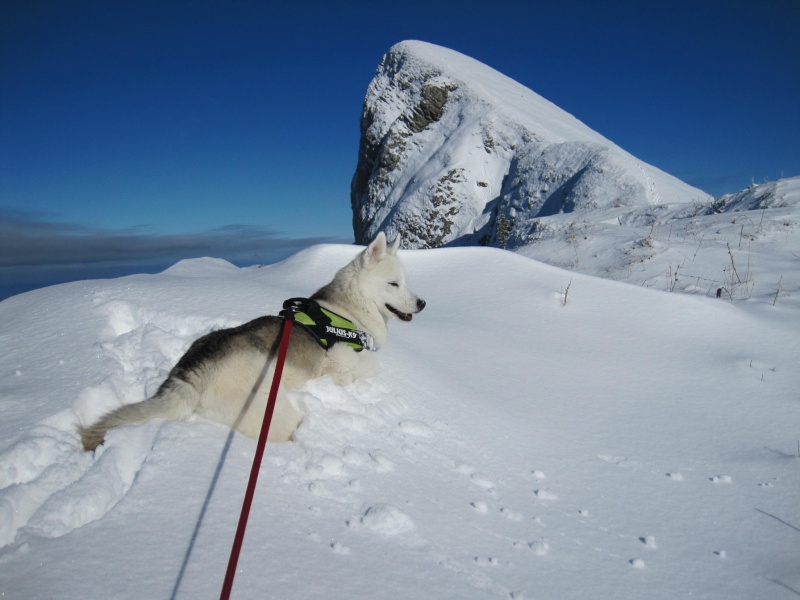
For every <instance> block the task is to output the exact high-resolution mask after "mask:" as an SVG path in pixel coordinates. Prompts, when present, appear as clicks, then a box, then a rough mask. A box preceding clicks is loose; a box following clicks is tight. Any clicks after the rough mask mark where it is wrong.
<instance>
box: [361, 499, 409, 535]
mask: <svg viewBox="0 0 800 600" xmlns="http://www.w3.org/2000/svg"><path fill="white" fill-rule="evenodd" d="M358 524H360V525H363V526H364V527H366V528H367V529H369V530H370V531H373V532H375V533H380V534H382V535H397V534H399V533H405V532H407V531H411V530H412V529H414V521H412V520H411V517H409V516H408V515H407V514H405V513H404V512H403V511H401V510H400V509H398V508H397V507H394V506H392V505H391V504H374V505H372V506H370V507H369V508H368V509H367V510H365V511H364V513H363V514H362V515H361V518H360V519H359V520H358V521H357V522H356V521H348V525H349V526H350V527H356V526H358Z"/></svg>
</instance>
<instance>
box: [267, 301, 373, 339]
mask: <svg viewBox="0 0 800 600" xmlns="http://www.w3.org/2000/svg"><path fill="white" fill-rule="evenodd" d="M280 316H281V317H284V318H286V319H290V320H292V321H294V322H295V323H296V324H298V325H300V326H302V327H303V329H305V330H306V331H308V332H309V333H310V334H311V335H312V336H313V337H314V339H316V340H317V342H318V343H319V345H320V346H322V347H323V348H325V349H326V350H328V349H330V348H332V347H333V345H334V344H337V343H339V344H345V345H346V346H350V347H351V348H353V350H355V351H356V352H361V351H362V350H373V351H374V350H377V348H376V347H375V342H374V340H373V339H372V336H371V335H370V334H368V333H367V332H366V331H362V330H360V329H359V328H358V327H356V326H355V323H353V322H352V321H349V320H348V319H345V318H344V317H343V316H342V315H337V314H336V313H335V312H333V311H330V310H328V309H327V308H323V307H321V306H320V305H319V304H318V303H317V302H315V301H314V300H310V299H308V298H290V299H289V300H287V301H286V302H284V303H283V310H282V311H281V312H280Z"/></svg>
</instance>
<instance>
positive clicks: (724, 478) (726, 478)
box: [708, 475, 733, 484]
mask: <svg viewBox="0 0 800 600" xmlns="http://www.w3.org/2000/svg"><path fill="white" fill-rule="evenodd" d="M708 480H709V481H711V482H712V483H716V484H721V483H723V484H724V483H733V478H732V477H731V476H730V475H714V476H713V477H709V478H708Z"/></svg>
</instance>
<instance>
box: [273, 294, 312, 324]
mask: <svg viewBox="0 0 800 600" xmlns="http://www.w3.org/2000/svg"><path fill="white" fill-rule="evenodd" d="M310 306H311V301H310V300H309V299H308V298H289V299H288V300H286V301H285V302H284V303H283V310H282V311H281V314H280V316H282V317H283V318H284V319H286V320H287V321H294V316H295V315H296V314H297V313H301V312H307V311H308V309H309V307H310Z"/></svg>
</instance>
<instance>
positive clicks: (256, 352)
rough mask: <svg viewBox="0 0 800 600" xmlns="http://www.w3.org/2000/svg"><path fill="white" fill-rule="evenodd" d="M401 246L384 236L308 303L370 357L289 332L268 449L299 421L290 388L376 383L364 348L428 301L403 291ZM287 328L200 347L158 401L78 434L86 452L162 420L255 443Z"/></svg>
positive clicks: (252, 329)
mask: <svg viewBox="0 0 800 600" xmlns="http://www.w3.org/2000/svg"><path fill="white" fill-rule="evenodd" d="M399 245H400V238H399V237H398V238H396V239H395V240H394V242H393V243H392V244H391V245H388V244H387V242H386V236H385V235H384V234H383V233H382V232H381V233H379V234H378V236H377V237H376V238H375V240H374V241H373V242H372V243H371V244H370V245H369V246H367V248H366V249H365V250H364V251H363V252H361V253H360V254H358V256H356V258H355V259H353V261H352V262H350V264H348V265H346V266H345V267H343V268H342V269H340V270H339V272H338V273H336V276H335V277H334V278H333V281H331V282H330V283H329V284H327V285H325V286H323V287H322V288H320V289H319V290H317V292H315V293H314V295H313V296H311V299H310V300H311V301H313V302H316V304H318V306H319V307H320V308H321V309H325V310H327V311H330V312H329V313H328V314H330V313H334V317H335V318H339V319H341V321H340V322H344V323H349V324H350V325H352V329H354V330H357V333H358V334H359V335H361V336H362V338H361V339H363V340H368V342H367V343H365V348H367V349H365V350H364V351H356V349H355V348H354V347H353V345H350V344H346V343H334V342H330V343H329V345H328V346H327V348H326V347H323V343H322V342H320V341H319V339H317V337H316V336H315V335H314V334H313V333H312V332H311V330H310V329H306V328H305V327H300V326H295V327H293V328H292V333H291V337H290V340H289V348H288V351H287V355H286V363H285V366H284V371H283V377H282V379H281V388H280V391H279V394H278V398H277V401H276V404H275V412H274V414H273V420H272V424H271V427H270V432H269V439H270V440H271V441H287V440H289V439H291V436H292V434H293V433H294V431H295V429H296V428H297V425H298V424H299V422H300V420H301V419H302V417H303V415H302V413H301V412H300V411H299V410H298V409H297V408H295V407H294V406H293V405H292V404H291V403H290V402H289V401H288V400H287V398H286V397H285V395H284V394H283V393H282V390H283V389H284V388H286V389H296V388H299V387H302V386H303V384H304V383H305V382H306V381H308V380H309V379H314V378H317V377H321V376H323V375H330V376H331V377H332V378H333V380H334V381H335V382H336V383H337V384H338V385H347V384H349V383H351V382H353V381H355V380H358V379H364V378H366V377H371V376H372V375H374V374H375V373H377V370H378V364H377V361H376V360H375V358H374V356H373V355H372V353H371V352H369V351H368V349H377V348H379V347H381V346H383V345H384V344H385V343H386V335H387V321H388V320H389V319H390V318H395V319H400V320H401V321H410V320H411V318H412V315H414V314H416V313H418V312H419V311H421V310H422V309H423V308H425V301H424V300H421V299H420V298H418V297H417V296H415V295H414V294H413V293H412V292H411V291H410V290H409V289H408V287H407V285H406V272H405V269H404V268H403V266H402V264H401V263H400V261H399V259H398V258H397V249H398V247H399ZM282 326H283V319H282V318H281V317H273V316H266V317H259V318H257V319H254V320H253V321H250V322H249V323H245V324H244V325H240V326H239V327H233V328H230V329H221V330H218V331H212V332H211V333H209V334H207V335H205V336H203V337H201V338H200V339H198V340H196V341H195V342H194V343H193V344H192V345H191V347H190V348H189V350H188V351H187V352H186V354H184V355H183V357H182V358H181V359H180V360H179V361H178V363H177V364H176V365H175V366H174V367H173V369H172V370H171V371H170V373H169V375H168V376H167V379H166V380H165V381H164V383H162V384H161V386H160V387H159V388H158V391H157V392H156V393H155V395H154V396H153V397H152V398H148V399H147V400H143V401H142V402H138V403H135V404H128V405H125V406H121V407H120V408H118V409H116V410H114V411H111V412H110V413H108V414H106V415H104V416H103V417H101V418H100V419H99V420H98V421H97V422H95V423H93V424H92V425H89V426H88V427H80V428H79V433H80V436H81V441H82V443H83V447H84V449H85V450H94V449H95V448H96V447H97V446H98V445H100V444H102V443H103V440H104V438H105V434H106V432H107V431H108V430H109V429H112V428H114V427H120V426H122V425H128V424H133V423H144V422H146V421H149V420H150V419H156V418H165V419H181V420H183V419H188V418H189V417H191V416H192V415H194V414H197V415H200V416H202V417H205V418H208V419H211V420H214V421H218V422H220V423H223V424H225V425H228V426H230V427H232V428H234V429H236V430H237V431H239V432H241V433H243V434H245V435H248V436H251V437H258V435H259V432H260V430H261V424H262V421H263V415H264V411H265V409H266V404H267V396H268V393H269V388H270V386H271V382H272V375H273V373H274V369H275V358H276V355H277V349H278V345H279V343H280V337H281V331H282ZM337 331H340V332H341V331H342V330H341V329H337ZM345 333H350V330H345ZM364 334H366V335H364ZM359 349H360V348H359Z"/></svg>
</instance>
